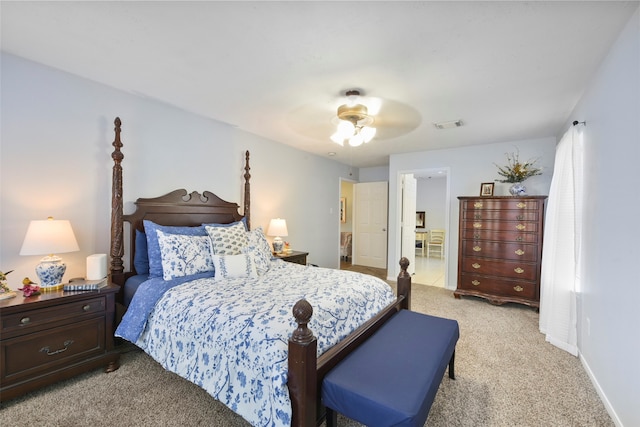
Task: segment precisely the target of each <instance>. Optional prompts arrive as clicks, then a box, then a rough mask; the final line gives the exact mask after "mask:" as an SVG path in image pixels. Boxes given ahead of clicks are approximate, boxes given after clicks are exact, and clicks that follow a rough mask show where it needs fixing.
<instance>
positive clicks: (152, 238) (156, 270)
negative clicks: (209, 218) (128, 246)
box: [142, 219, 208, 278]
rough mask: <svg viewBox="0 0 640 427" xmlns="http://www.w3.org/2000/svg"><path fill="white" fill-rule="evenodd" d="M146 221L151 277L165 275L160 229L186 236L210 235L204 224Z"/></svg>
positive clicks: (144, 221)
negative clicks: (166, 223) (175, 224)
mask: <svg viewBox="0 0 640 427" xmlns="http://www.w3.org/2000/svg"><path fill="white" fill-rule="evenodd" d="M142 222H143V223H144V230H145V234H146V235H147V253H148V254H149V278H155V277H163V272H162V256H161V255H160V243H159V242H158V233H156V230H160V231H162V232H163V233H166V234H182V235H184V236H208V234H207V231H206V230H205V229H204V227H203V226H201V225H199V226H197V227H175V226H167V225H159V224H156V223H155V222H153V221H149V220H147V219H145V220H143V221H142Z"/></svg>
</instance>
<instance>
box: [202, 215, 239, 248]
mask: <svg viewBox="0 0 640 427" xmlns="http://www.w3.org/2000/svg"><path fill="white" fill-rule="evenodd" d="M204 228H205V229H206V230H207V234H208V235H209V237H210V238H211V253H212V254H213V255H238V254H240V253H242V251H243V250H244V248H245V246H247V229H246V228H245V226H244V224H243V223H242V222H241V221H238V222H236V223H234V224H232V225H229V226H215V227H214V226H211V225H205V227H204Z"/></svg>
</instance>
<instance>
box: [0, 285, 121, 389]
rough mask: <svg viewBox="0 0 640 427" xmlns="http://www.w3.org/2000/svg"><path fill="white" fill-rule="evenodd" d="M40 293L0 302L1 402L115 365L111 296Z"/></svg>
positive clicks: (110, 289)
mask: <svg viewBox="0 0 640 427" xmlns="http://www.w3.org/2000/svg"><path fill="white" fill-rule="evenodd" d="M119 289H120V288H119V287H118V286H115V285H109V286H107V287H104V288H102V289H100V290H97V291H84V292H64V291H62V290H60V291H53V292H43V293H42V294H40V295H38V296H32V297H29V298H24V297H23V296H22V293H21V292H19V291H18V295H17V296H16V297H15V298H11V299H8V300H3V301H0V322H1V323H0V384H1V386H0V400H1V401H6V400H9V399H12V398H14V397H16V396H19V395H21V394H24V393H27V392H29V391H32V390H36V389H39V388H41V387H43V386H45V385H49V384H52V383H54V382H57V381H60V380H63V379H67V378H70V377H72V376H74V375H77V374H80V373H83V372H86V371H90V370H92V369H95V368H98V367H100V366H104V367H105V370H106V372H111V371H115V370H116V369H118V368H119V366H120V365H119V359H120V353H119V352H118V351H117V350H115V349H114V337H113V332H114V315H115V295H116V293H117V292H118V290H119Z"/></svg>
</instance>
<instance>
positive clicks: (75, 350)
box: [1, 317, 105, 383]
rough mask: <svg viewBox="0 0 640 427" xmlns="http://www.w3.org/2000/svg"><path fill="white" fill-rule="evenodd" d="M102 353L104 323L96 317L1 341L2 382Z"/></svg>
mask: <svg viewBox="0 0 640 427" xmlns="http://www.w3.org/2000/svg"><path fill="white" fill-rule="evenodd" d="M104 351H105V322H104V318H102V317H97V318H93V319H88V320H84V321H81V322H77V323H73V324H71V325H65V326H59V327H57V328H53V329H47V330H44V331H42V332H40V333H34V334H29V335H24V336H19V337H16V338H11V339H7V340H3V341H2V354H1V356H2V361H1V368H2V376H1V380H2V382H3V383H6V382H11V381H13V380H16V379H18V378H20V377H23V376H32V375H34V374H36V373H37V372H40V371H48V370H51V369H52V368H54V367H55V366H58V365H64V364H69V363H72V362H73V360H74V359H77V360H78V361H81V360H84V359H86V358H87V357H91V356H92V355H99V354H101V353H103V352H104Z"/></svg>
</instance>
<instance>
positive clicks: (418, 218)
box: [416, 211, 426, 228]
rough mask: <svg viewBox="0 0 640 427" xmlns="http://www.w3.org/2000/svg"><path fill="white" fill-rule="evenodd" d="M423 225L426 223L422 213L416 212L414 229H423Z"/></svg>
mask: <svg viewBox="0 0 640 427" xmlns="http://www.w3.org/2000/svg"><path fill="white" fill-rule="evenodd" d="M425 224H426V221H425V217H424V212H422V211H419V212H416V228H424V225H425Z"/></svg>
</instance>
